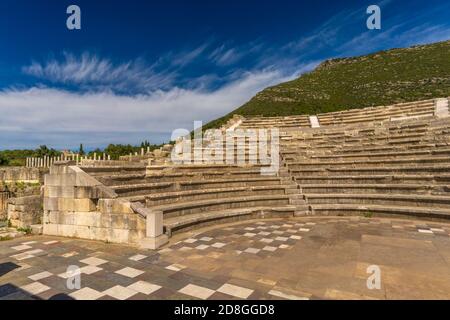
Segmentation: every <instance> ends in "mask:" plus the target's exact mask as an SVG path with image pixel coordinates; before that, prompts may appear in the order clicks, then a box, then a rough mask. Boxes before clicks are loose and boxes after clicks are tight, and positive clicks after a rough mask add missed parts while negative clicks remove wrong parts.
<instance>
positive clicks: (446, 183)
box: [282, 117, 450, 219]
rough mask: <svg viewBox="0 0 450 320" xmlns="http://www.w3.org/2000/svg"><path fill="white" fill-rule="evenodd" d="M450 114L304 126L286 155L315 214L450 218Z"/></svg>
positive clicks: (285, 150) (286, 146)
mask: <svg viewBox="0 0 450 320" xmlns="http://www.w3.org/2000/svg"><path fill="white" fill-rule="evenodd" d="M449 129H450V118H443V119H437V118H434V117H424V118H421V119H415V120H404V121H399V122H392V121H388V122H370V123H366V124H365V125H364V127H363V129H360V128H359V127H358V125H350V126H348V125H347V126H327V127H322V128H320V129H311V130H309V131H300V130H299V131H298V132H297V134H296V135H295V134H293V135H294V137H293V138H292V139H290V140H289V141H285V143H284V145H283V147H282V154H283V161H284V162H285V164H286V167H287V170H288V171H289V173H290V175H292V177H294V179H295V181H296V182H297V183H298V185H299V187H300V188H301V192H302V194H304V196H305V199H306V201H307V203H308V205H309V206H310V209H311V211H312V214H325V215H344V214H367V215H372V214H373V213H376V214H386V215H387V214H389V215H392V214H401V215H412V216H418V217H427V218H438V219H448V218H450V193H449V192H450V174H449V172H450V135H449V133H450V130H449Z"/></svg>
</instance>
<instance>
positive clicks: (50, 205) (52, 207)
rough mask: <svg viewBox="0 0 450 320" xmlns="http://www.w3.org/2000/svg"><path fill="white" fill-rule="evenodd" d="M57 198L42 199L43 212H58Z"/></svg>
mask: <svg viewBox="0 0 450 320" xmlns="http://www.w3.org/2000/svg"><path fill="white" fill-rule="evenodd" d="M58 208H59V207H58V198H44V211H58Z"/></svg>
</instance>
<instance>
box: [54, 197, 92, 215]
mask: <svg viewBox="0 0 450 320" xmlns="http://www.w3.org/2000/svg"><path fill="white" fill-rule="evenodd" d="M47 199H54V198H47ZM57 200H58V210H59V211H78V212H89V211H96V209H97V206H96V204H95V202H94V201H93V200H91V199H70V198H57Z"/></svg>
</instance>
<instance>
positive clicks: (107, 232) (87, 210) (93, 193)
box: [43, 164, 167, 249]
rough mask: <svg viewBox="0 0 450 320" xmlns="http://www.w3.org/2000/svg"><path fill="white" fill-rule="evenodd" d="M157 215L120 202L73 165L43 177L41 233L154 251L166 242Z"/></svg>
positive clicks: (62, 165)
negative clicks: (128, 245) (140, 247)
mask: <svg viewBox="0 0 450 320" xmlns="http://www.w3.org/2000/svg"><path fill="white" fill-rule="evenodd" d="M158 218H161V217H158V214H154V213H153V212H151V211H150V210H146V209H145V208H135V207H133V204H132V203H130V202H128V201H125V200H123V199H119V198H118V197H117V194H115V193H114V191H112V190H111V189H109V188H108V187H106V186H104V185H103V184H102V183H100V182H99V181H98V180H96V179H95V178H94V177H92V176H90V175H89V174H87V173H85V172H84V171H83V170H82V169H80V168H79V167H76V166H70V165H64V164H61V165H59V166H53V167H52V168H51V170H50V174H49V175H47V176H46V177H45V187H44V218H43V233H44V234H48V235H58V236H68V237H79V238H86V239H95V240H103V241H110V242H117V243H129V244H136V245H140V246H142V247H146V248H151V249H154V248H156V247H157V246H159V245H160V244H161V243H164V242H166V241H167V239H166V237H165V236H164V235H163V233H162V224H161V223H159V224H158V223H157V222H158V221H159V220H161V219H158Z"/></svg>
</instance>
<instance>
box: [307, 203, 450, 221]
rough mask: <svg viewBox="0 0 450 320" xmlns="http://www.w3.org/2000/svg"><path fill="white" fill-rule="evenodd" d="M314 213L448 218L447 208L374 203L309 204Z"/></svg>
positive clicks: (449, 216) (449, 211) (449, 212)
mask: <svg viewBox="0 0 450 320" xmlns="http://www.w3.org/2000/svg"><path fill="white" fill-rule="evenodd" d="M311 208H312V214H314V215H354V214H357V215H368V216H372V214H376V215H388V216H389V215H402V216H405V215H406V216H414V217H419V218H428V219H429V218H436V219H446V220H448V219H450V210H449V209H447V208H434V207H433V208H423V207H417V206H394V205H387V204H383V205H375V204H364V205H360V204H348V203H346V204H320V205H319V204H314V205H311Z"/></svg>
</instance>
